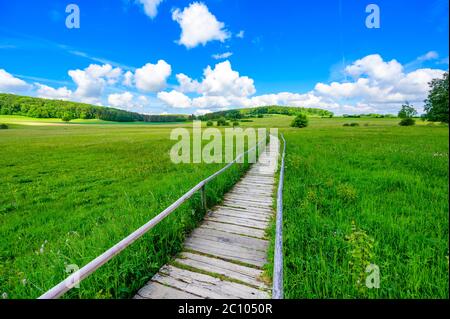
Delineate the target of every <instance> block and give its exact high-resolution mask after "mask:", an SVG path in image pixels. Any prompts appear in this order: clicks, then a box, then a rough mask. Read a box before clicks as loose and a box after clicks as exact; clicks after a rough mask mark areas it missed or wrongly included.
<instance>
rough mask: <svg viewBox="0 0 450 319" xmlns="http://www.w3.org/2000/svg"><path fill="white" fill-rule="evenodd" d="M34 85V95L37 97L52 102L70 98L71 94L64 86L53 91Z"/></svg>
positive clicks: (45, 86) (39, 84) (43, 86)
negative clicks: (35, 89)
mask: <svg viewBox="0 0 450 319" xmlns="http://www.w3.org/2000/svg"><path fill="white" fill-rule="evenodd" d="M35 85H36V87H37V91H36V94H37V96H38V97H42V98H44V99H54V100H70V99H71V98H72V94H73V92H72V91H71V90H69V89H68V88H67V87H65V86H64V87H60V88H58V89H55V88H52V87H50V86H47V85H44V84H41V83H35Z"/></svg>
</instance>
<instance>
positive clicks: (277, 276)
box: [272, 134, 286, 299]
mask: <svg viewBox="0 0 450 319" xmlns="http://www.w3.org/2000/svg"><path fill="white" fill-rule="evenodd" d="M281 138H282V139H283V154H282V157H281V168H280V180H279V181H278V192H277V217H276V234H275V253H274V265H273V288H272V299H283V298H284V291H283V184H284V157H285V154H286V140H285V139H284V136H283V134H281Z"/></svg>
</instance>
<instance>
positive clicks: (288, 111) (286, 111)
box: [199, 105, 334, 121]
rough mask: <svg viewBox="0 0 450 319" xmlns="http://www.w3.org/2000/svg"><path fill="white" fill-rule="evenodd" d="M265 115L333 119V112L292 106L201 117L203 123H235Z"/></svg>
mask: <svg viewBox="0 0 450 319" xmlns="http://www.w3.org/2000/svg"><path fill="white" fill-rule="evenodd" d="M265 114H281V115H292V116H297V115H300V114H306V115H308V116H318V117H333V116H334V114H333V112H330V111H327V110H322V109H318V108H304V107H291V106H278V105H272V106H260V107H254V108H243V109H238V110H229V111H219V112H214V113H208V114H205V115H202V116H199V119H200V120H202V121H209V120H217V119H220V118H222V117H223V118H225V119H227V120H231V121H235V120H240V119H245V118H251V117H262V116H264V115H265Z"/></svg>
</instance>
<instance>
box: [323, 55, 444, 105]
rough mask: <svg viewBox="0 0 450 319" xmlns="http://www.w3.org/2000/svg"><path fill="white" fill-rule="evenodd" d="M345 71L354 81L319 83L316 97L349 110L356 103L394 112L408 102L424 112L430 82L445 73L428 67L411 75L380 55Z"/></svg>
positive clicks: (361, 60)
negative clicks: (352, 103) (341, 104)
mask: <svg viewBox="0 0 450 319" xmlns="http://www.w3.org/2000/svg"><path fill="white" fill-rule="evenodd" d="M427 56H428V57H427V58H428V59H429V58H433V59H434V58H436V56H435V54H432V53H429V54H427ZM423 58H425V56H423ZM345 72H346V73H347V74H348V75H350V76H353V77H354V80H353V81H352V82H333V83H330V84H324V83H318V84H317V85H316V87H315V94H316V95H319V96H323V97H328V98H331V99H333V100H335V101H337V102H340V103H346V104H347V108H348V104H349V103H348V101H353V102H354V105H356V106H358V105H359V106H361V105H365V106H369V107H371V108H372V109H374V110H377V111H379V112H384V111H388V112H393V111H395V109H396V108H398V107H399V104H401V103H403V102H405V101H409V102H411V103H413V104H416V107H418V108H419V109H420V108H421V107H422V105H423V100H424V99H425V98H426V96H427V93H428V90H429V87H428V83H429V82H430V81H431V80H432V79H434V78H440V77H442V74H443V72H444V71H443V70H439V69H429V68H425V69H417V70H415V71H412V72H409V73H407V72H404V67H403V65H401V64H400V63H399V62H397V61H396V60H391V61H384V60H383V59H382V57H381V56H380V55H378V54H374V55H369V56H366V57H364V58H363V59H360V60H357V61H355V62H354V63H353V64H351V65H349V66H348V67H347V68H346V69H345ZM362 109H363V108H362Z"/></svg>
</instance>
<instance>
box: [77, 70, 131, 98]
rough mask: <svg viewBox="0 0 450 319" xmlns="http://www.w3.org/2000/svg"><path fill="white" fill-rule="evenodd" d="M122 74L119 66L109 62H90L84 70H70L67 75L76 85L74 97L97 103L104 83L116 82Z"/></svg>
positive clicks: (111, 83)
mask: <svg viewBox="0 0 450 319" xmlns="http://www.w3.org/2000/svg"><path fill="white" fill-rule="evenodd" d="M121 75H122V70H121V69H120V68H113V67H112V66H111V65H110V64H104V65H98V64H91V65H89V66H88V67H87V68H85V69H84V70H80V69H77V70H70V71H69V76H70V77H71V78H72V80H73V81H74V82H75V84H76V85H77V89H76V90H75V92H74V97H75V98H76V99H78V100H80V101H83V102H86V103H94V104H98V103H99V101H100V98H101V96H102V94H103V90H104V88H105V85H106V84H110V85H113V84H116V83H117V82H118V80H119V78H120V76H121Z"/></svg>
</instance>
